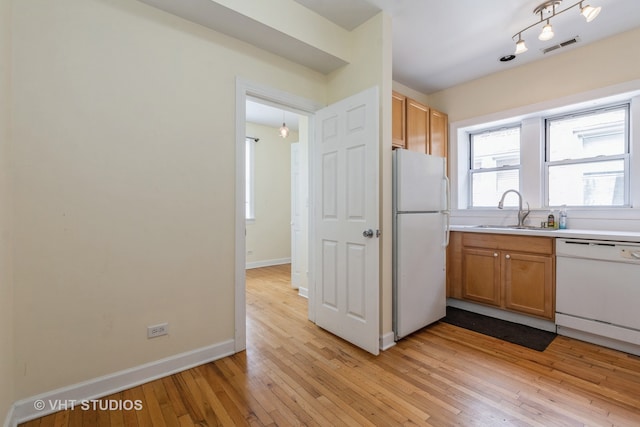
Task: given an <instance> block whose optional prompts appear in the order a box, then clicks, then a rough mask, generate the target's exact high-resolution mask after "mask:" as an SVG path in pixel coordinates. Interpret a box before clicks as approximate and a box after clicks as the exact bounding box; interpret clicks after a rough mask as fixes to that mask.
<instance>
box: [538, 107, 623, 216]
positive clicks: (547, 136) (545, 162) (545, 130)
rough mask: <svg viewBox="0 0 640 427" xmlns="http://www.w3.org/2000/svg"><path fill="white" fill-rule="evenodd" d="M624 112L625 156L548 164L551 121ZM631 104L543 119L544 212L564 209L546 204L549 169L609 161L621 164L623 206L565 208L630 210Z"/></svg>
mask: <svg viewBox="0 0 640 427" xmlns="http://www.w3.org/2000/svg"><path fill="white" fill-rule="evenodd" d="M618 109H624V110H625V123H624V153H622V154H615V155H600V156H592V157H582V158H576V159H563V160H554V161H551V160H549V159H550V158H551V140H550V134H549V130H550V125H549V123H550V122H551V121H553V120H558V119H564V118H571V117H579V116H585V115H589V114H593V113H597V112H605V111H611V110H618ZM630 116H631V101H629V100H627V101H624V102H618V103H615V104H608V105H602V106H597V107H593V108H585V109H576V110H572V111H568V112H565V113H562V114H555V115H550V116H544V117H542V126H543V135H544V141H543V144H544V158H543V159H542V165H543V173H542V181H543V183H542V184H543V195H542V197H543V203H542V205H543V207H544V208H549V209H553V208H556V209H557V208H560V207H562V206H563V205H551V204H550V201H549V197H550V191H549V186H550V182H549V181H550V180H549V168H550V167H553V166H566V165H578V164H596V163H604V162H608V161H614V160H622V161H623V164H624V203H623V204H622V205H593V206H591V205H566V206H567V207H570V208H578V209H621V208H630V207H631V200H630V198H631V188H630V187H631V179H630V175H631V169H630V167H631V161H630V160H631V159H630V157H631V135H630V134H631V117H630Z"/></svg>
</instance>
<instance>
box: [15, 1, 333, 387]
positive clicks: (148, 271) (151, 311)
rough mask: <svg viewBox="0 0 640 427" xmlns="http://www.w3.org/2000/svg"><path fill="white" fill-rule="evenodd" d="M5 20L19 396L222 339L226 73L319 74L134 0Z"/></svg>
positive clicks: (227, 230)
mask: <svg viewBox="0 0 640 427" xmlns="http://www.w3.org/2000/svg"><path fill="white" fill-rule="evenodd" d="M13 24H14V30H15V31H14V40H13V43H14V55H15V56H14V69H15V79H14V80H13V88H14V95H15V96H14V98H13V99H14V101H13V104H12V107H13V123H14V129H15V132H14V139H15V147H16V149H15V152H14V160H15V161H14V163H15V183H14V185H15V195H16V198H15V203H16V206H15V210H16V215H15V218H16V221H15V283H16V287H15V291H16V292H15V300H16V301H15V307H14V313H15V335H16V343H15V355H16V357H15V359H16V360H15V364H14V372H15V398H16V399H20V398H24V397H27V396H31V395H34V394H37V393H41V392H45V391H48V390H51V389H54V388H57V387H62V386H66V385H70V384H74V383H77V382H79V381H84V380H89V379H92V378H95V377H98V376H101V375H105V374H108V373H112V372H116V371H119V370H122V369H126V368H130V367H133V366H137V365H140V364H143V363H146V362H150V361H154V360H158V359H161V358H164V357H168V356H171V355H175V354H178V353H181V352H185V351H189V350H193V349H197V348H201V347H205V346H209V345H212V344H216V343H219V342H223V341H225V340H231V339H233V337H234V312H233V311H234V308H233V307H234V304H233V301H234V269H233V265H234V249H233V248H234V245H235V241H234V239H235V237H234V226H233V224H234V208H233V207H234V199H235V190H234V185H233V182H234V179H235V170H234V169H235V164H234V161H233V159H234V155H235V147H234V141H235V135H234V132H235V79H236V76H241V77H243V78H246V79H247V80H250V81H255V82H258V83H260V84H264V85H268V86H271V87H274V88H277V89H280V90H284V91H287V92H290V93H293V94H296V95H298V96H302V97H305V98H308V99H311V100H314V101H316V102H319V103H321V104H324V103H326V99H325V93H326V77H325V76H323V75H320V74H318V73H315V72H312V71H310V70H308V69H306V68H304V67H301V66H298V65H295V64H293V63H290V62H287V61H286V60H283V59H282V58H279V57H276V56H273V55H270V54H268V53H265V52H264V51H261V50H259V49H255V48H253V47H251V46H248V45H246V44H244V43H241V42H238V41H236V40H234V39H231V38H228V37H225V36H223V35H220V34H218V33H215V32H213V31H211V30H209V29H206V28H204V27H201V26H198V25H195V24H191V23H189V22H186V21H184V20H182V19H179V18H177V17H174V16H171V15H169V14H166V13H164V12H162V11H159V10H157V9H154V8H152V7H150V6H148V5H145V4H143V3H141V2H137V1H131V0H110V1H105V0H57V1H55V2H51V1H49V0H20V1H16V2H14V22H13ZM161 321H167V322H169V324H170V335H169V336H167V337H161V338H157V339H154V340H147V339H146V326H147V325H150V324H154V323H157V322H161ZM3 334H4V330H3Z"/></svg>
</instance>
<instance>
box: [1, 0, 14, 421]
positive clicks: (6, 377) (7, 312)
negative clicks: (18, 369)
mask: <svg viewBox="0 0 640 427" xmlns="http://www.w3.org/2000/svg"><path fill="white" fill-rule="evenodd" d="M10 43H11V1H10V0H0V423H3V422H4V419H5V418H6V415H7V413H8V412H9V408H10V407H11V404H12V403H13V400H14V399H13V369H12V368H13V355H14V348H13V312H14V311H13V292H14V291H13V278H12V274H11V270H12V264H11V205H12V201H11V191H10V171H11V163H10V162H9V160H8V159H9V155H10V137H11V133H10V129H9V127H10V126H9V123H10V121H9V119H10V115H9V104H10V102H11V94H10V90H9V88H10V81H11V78H10V71H9V70H10V69H11V57H10V55H11V51H10Z"/></svg>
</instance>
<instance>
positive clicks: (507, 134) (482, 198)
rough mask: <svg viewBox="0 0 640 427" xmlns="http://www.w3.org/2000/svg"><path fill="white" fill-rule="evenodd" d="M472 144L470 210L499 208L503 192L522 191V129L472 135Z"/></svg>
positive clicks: (512, 200) (511, 201)
mask: <svg viewBox="0 0 640 427" xmlns="http://www.w3.org/2000/svg"><path fill="white" fill-rule="evenodd" d="M469 143H470V150H469V153H470V154H471V159H470V167H469V182H470V194H471V207H496V206H497V205H498V201H499V200H500V197H501V196H502V193H504V192H505V191H506V190H509V189H514V190H519V189H520V126H514V127H508V128H502V129H494V130H488V131H484V132H479V133H471V134H470V135H469ZM516 201H517V198H515V197H514V198H507V200H505V206H516Z"/></svg>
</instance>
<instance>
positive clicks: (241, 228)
mask: <svg viewBox="0 0 640 427" xmlns="http://www.w3.org/2000/svg"><path fill="white" fill-rule="evenodd" d="M248 96H250V97H253V98H258V99H260V100H261V101H264V103H265V104H268V105H272V106H274V107H277V108H282V109H285V110H290V111H293V112H295V113H297V114H300V115H306V116H308V117H309V165H308V167H309V200H313V191H312V188H313V187H312V180H313V170H312V169H311V167H312V164H313V155H312V153H311V151H312V150H311V147H312V146H313V135H314V113H315V112H316V111H317V110H319V109H321V108H323V107H324V105H321V104H319V103H317V102H315V101H313V100H310V99H307V98H303V97H300V96H297V95H294V94H291V93H288V92H285V91H282V90H279V89H275V88H272V87H269V86H265V85H261V84H258V83H254V82H251V81H249V80H246V79H244V78H241V77H236V130H235V134H236V137H235V144H236V178H235V195H236V201H235V332H234V346H235V352H236V353H237V352H240V351H242V350H245V349H246V348H247V330H246V328H247V317H246V316H247V306H246V295H245V292H246V283H245V282H246V272H245V269H246V242H245V235H246V222H245V212H244V200H245V160H244V157H245V144H244V141H245V133H246V119H247V117H246V115H247V114H246V103H247V97H248ZM309 216H310V217H309V223H310V224H312V222H311V221H313V212H312V209H309ZM313 242H314V236H313V233H310V235H309V242H308V243H309V259H313V256H314V251H313ZM313 277H314V273H313V266H312V265H311V263H309V304H308V306H309V319H310V320H311V321H314V320H315V315H314V312H313V310H312V307H313V298H314V290H315V288H314V281H313Z"/></svg>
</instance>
